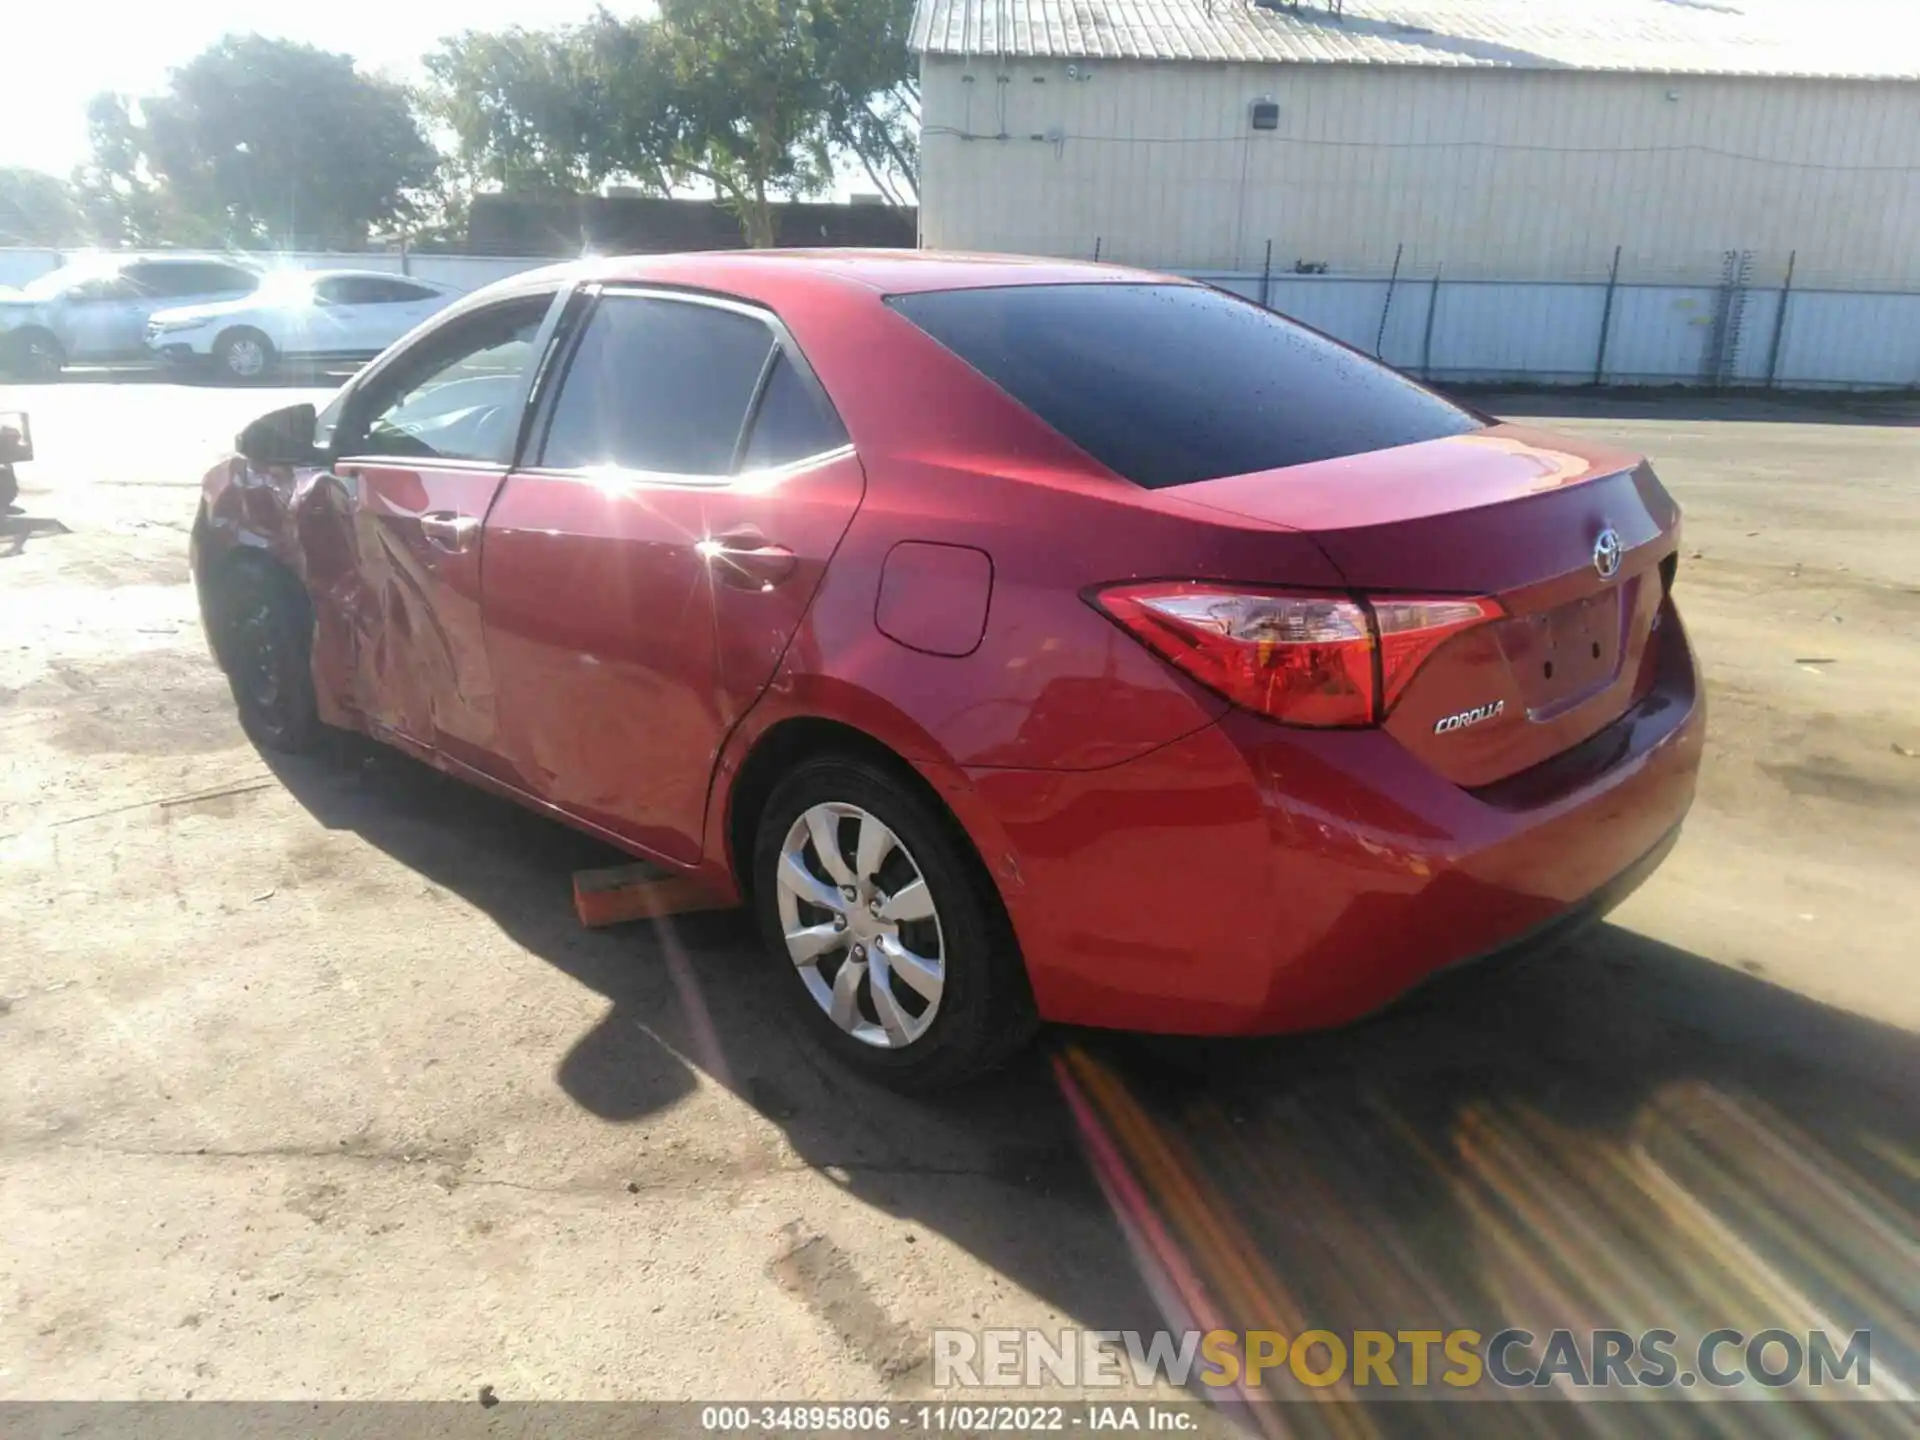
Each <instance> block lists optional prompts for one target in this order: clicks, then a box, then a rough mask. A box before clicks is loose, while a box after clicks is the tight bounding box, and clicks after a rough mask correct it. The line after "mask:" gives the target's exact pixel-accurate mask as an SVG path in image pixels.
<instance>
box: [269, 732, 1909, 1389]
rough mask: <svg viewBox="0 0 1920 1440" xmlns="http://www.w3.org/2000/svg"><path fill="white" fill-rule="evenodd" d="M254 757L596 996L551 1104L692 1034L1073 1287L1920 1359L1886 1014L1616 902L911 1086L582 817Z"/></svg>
mask: <svg viewBox="0 0 1920 1440" xmlns="http://www.w3.org/2000/svg"><path fill="white" fill-rule="evenodd" d="M269 763H271V764H272V765H273V768H274V769H275V771H276V773H277V774H278V775H279V776H280V778H281V779H282V780H283V781H284V783H285V784H286V785H287V787H288V788H289V789H290V790H291V791H292V793H293V794H294V795H295V797H296V798H297V799H298V800H299V801H300V803H301V804H302V805H304V806H305V807H306V808H307V809H308V810H309V811H310V812H311V813H312V814H313V815H314V816H316V817H317V818H318V819H319V820H320V821H321V822H322V823H323V824H325V825H327V826H329V827H331V828H336V829H344V830H350V831H353V832H355V833H357V834H358V835H360V836H362V837H363V838H365V839H366V840H367V841H369V842H370V843H372V844H373V845H375V846H377V847H379V848H380V849H381V850H383V851H385V852H386V853H388V854H389V855H391V856H393V857H394V858H395V859H396V860H398V861H400V862H401V863H403V864H405V865H407V866H408V867H410V868H411V869H413V870H414V871H416V872H418V873H419V874H421V875H423V876H424V877H426V878H427V879H429V880H431V881H432V882H434V883H435V884H437V885H441V886H444V887H446V888H448V889H450V890H451V891H453V892H455V893H456V894H458V895H460V896H461V897H463V898H464V899H465V900H466V901H467V903H469V904H471V905H473V906H475V907H477V908H479V909H480V910H482V911H484V912H485V913H486V914H487V915H488V916H489V917H491V919H492V920H493V921H494V922H495V923H497V924H498V925H499V926H500V927H501V928H502V929H503V930H504V931H505V932H506V933H507V934H509V935H510V936H511V937H512V938H513V939H514V940H515V941H517V942H518V943H519V944H521V945H522V946H524V947H525V948H526V949H527V951H528V952H530V953H531V954H532V955H535V956H538V957H539V958H540V959H541V960H543V961H545V962H546V963H548V964H551V965H554V966H557V967H558V968H560V969H561V970H563V971H564V972H565V973H567V974H568V975H570V976H572V977H573V978H574V979H576V980H577V981H579V982H580V983H581V984H583V985H586V986H589V987H590V988H592V989H593V990H595V991H597V992H598V993H599V994H601V995H603V996H605V997H606V998H607V1000H608V1001H609V1002H610V1008H609V1010H608V1012H607V1013H606V1015H605V1017H604V1018H603V1019H602V1020H601V1021H600V1023H599V1024H598V1025H597V1026H595V1027H594V1029H592V1030H591V1031H590V1032H589V1033H587V1034H585V1035H582V1036H581V1037H580V1038H579V1039H578V1040H577V1041H576V1042H575V1043H574V1044H573V1045H572V1047H571V1048H570V1050H569V1051H568V1053H566V1054H564V1055H556V1056H555V1057H554V1064H555V1078H556V1082H557V1083H558V1084H559V1085H560V1086H561V1087H562V1088H563V1089H564V1091H565V1092H566V1094H567V1095H568V1096H569V1097H570V1098H571V1099H572V1100H573V1102H574V1103H576V1104H578V1105H579V1106H581V1107H582V1108H584V1109H585V1110H587V1111H588V1112H590V1113H592V1114H593V1115H595V1116H598V1117H601V1118H602V1119H604V1120H606V1121H608V1122H611V1123H623V1122H629V1121H633V1120H636V1119H639V1118H641V1117H644V1116H646V1115H649V1114H652V1113H654V1112H656V1111H658V1110H660V1109H663V1108H664V1107H666V1106H668V1105H670V1104H672V1103H673V1102H675V1101H676V1100H678V1099H680V1098H681V1097H683V1096H684V1095H685V1094H686V1093H687V1092H688V1091H689V1090H690V1089H691V1088H692V1087H693V1086H694V1085H695V1084H696V1083H697V1080H696V1077H695V1075H694V1073H693V1068H692V1067H696V1066H697V1067H698V1068H699V1069H700V1070H703V1071H705V1072H706V1073H707V1074H708V1076H709V1077H710V1078H711V1079H713V1080H716V1081H718V1082H719V1083H721V1084H724V1085H726V1086H727V1087H728V1088H730V1089H731V1090H732V1091H733V1092H734V1093H736V1094H737V1095H738V1096H739V1097H740V1098H741V1099H742V1100H744V1101H745V1102H746V1103H748V1104H750V1105H751V1106H753V1107H754V1108H755V1109H756V1110H758V1111H759V1112H760V1113H761V1114H763V1115H764V1116H765V1117H766V1118H767V1119H768V1120H770V1121H772V1122H774V1123H775V1124H777V1125H778V1126H780V1127H781V1129H782V1130H783V1131H784V1132H785V1134H786V1136H787V1137H788V1139H789V1141H790V1142H791V1144H792V1146H793V1148H794V1150H795V1151H796V1152H797V1153H798V1154H799V1155H800V1156H801V1157H802V1158H803V1159H804V1160H805V1162H806V1163H807V1164H808V1165H810V1166H812V1167H813V1168H814V1169H816V1170H818V1171H820V1172H823V1173H824V1174H826V1175H827V1176H829V1177H830V1178H832V1179H833V1180H834V1181H835V1182H836V1183H839V1184H841V1185H842V1186H844V1187H845V1188H846V1189H847V1190H848V1191H849V1192H851V1193H852V1194H853V1195H854V1196H856V1197H857V1198H859V1199H860V1200H862V1201H864V1202H866V1203H868V1204H871V1205H873V1206H876V1207H878V1208H880V1209H882V1210H884V1211H886V1212H888V1213H891V1214H894V1215H898V1216H901V1217H908V1218H911V1219H912V1220H914V1221H915V1222H916V1223H919V1224H923V1225H926V1226H929V1227H932V1228H933V1229H934V1230H936V1231H938V1232H939V1233H940V1234H942V1235H944V1236H946V1237H947V1238H948V1239H950V1240H951V1241H953V1242H955V1243H957V1244H958V1245H960V1246H962V1247H964V1248H965V1249H966V1250H967V1251H969V1252H971V1253H972V1254H974V1255H976V1256H977V1257H979V1258H980V1259H981V1260H982V1261H984V1262H985V1263H986V1264H988V1265H990V1266H992V1267H993V1268H994V1269H995V1270H997V1271H998V1272H999V1273H1000V1274H1002V1275H1004V1276H1006V1277H1008V1278H1009V1279H1011V1280H1012V1281H1014V1282H1015V1283H1017V1284H1018V1285H1020V1286H1022V1287H1024V1288H1026V1289H1027V1290H1029V1291H1031V1292H1034V1293H1036V1294H1038V1295H1040V1296H1041V1297H1042V1298H1044V1299H1045V1300H1046V1301H1047V1302H1048V1303H1049V1304H1050V1305H1051V1306H1053V1307H1054V1308H1055V1309H1056V1310H1057V1311H1058V1312H1059V1314H1060V1316H1061V1321H1062V1323H1078V1324H1081V1325H1086V1326H1091V1327H1098V1328H1108V1329H1129V1328H1138V1329H1151V1328H1154V1327H1156V1326H1159V1325H1162V1324H1171V1325H1173V1326H1174V1327H1176V1328H1184V1327H1186V1326H1188V1325H1198V1326H1199V1327H1200V1328H1208V1327H1211V1326H1225V1327H1227V1328H1255V1329H1269V1328H1270V1329H1278V1330H1281V1331H1283V1332H1286V1333H1290V1334H1297V1333H1299V1332H1300V1331H1301V1330H1303V1329H1306V1328H1310V1327H1320V1328H1324V1329H1328V1330H1332V1331H1334V1332H1336V1333H1340V1332H1347V1331H1351V1330H1356V1329H1366V1330H1384V1331H1388V1332H1394V1331H1399V1330H1408V1329H1437V1330H1442V1331H1445V1330H1451V1329H1454V1328H1456V1327H1461V1326H1466V1327H1470V1328H1473V1329H1477V1330H1480V1331H1481V1332H1482V1333H1483V1334H1491V1333H1493V1332H1494V1331H1497V1330H1499V1329H1501V1328H1502V1327H1504V1326H1508V1325H1519V1326H1525V1327H1526V1328H1528V1329H1531V1330H1534V1331H1535V1332H1536V1333H1538V1334H1540V1335H1542V1336H1543V1337H1544V1335H1545V1334H1546V1333H1547V1332H1548V1331H1550V1330H1552V1329H1553V1328H1555V1327H1556V1326H1572V1327H1577V1328H1579V1329H1581V1330H1583V1331H1584V1330H1586V1329H1589V1328H1591V1327H1594V1326H1617V1327H1619V1328H1622V1329H1626V1330H1629V1331H1634V1332H1638V1331H1640V1330H1643V1329H1646V1328H1649V1327H1659V1328H1666V1329H1671V1330H1675V1331H1677V1332H1680V1333H1681V1334H1682V1335H1687V1334H1689V1333H1691V1334H1694V1335H1696V1336H1697V1335H1699V1334H1703V1333H1705V1332H1706V1331H1707V1330H1711V1329H1713V1328H1715V1327H1718V1326H1723V1325H1724V1326H1734V1327H1738V1328H1741V1329H1743V1330H1746V1331H1748V1332H1753V1331H1758V1330H1761V1329H1765V1328H1768V1327H1769V1326H1774V1325H1778V1326H1781V1327H1784V1328H1787V1329H1790V1330H1795V1329H1797V1330H1798V1331H1800V1332H1801V1333H1803V1334H1804V1333H1805V1332H1806V1331H1807V1330H1808V1329H1809V1328H1812V1327H1814V1326H1816V1325H1825V1326H1830V1327H1833V1328H1837V1329H1839V1330H1842V1331H1852V1330H1855V1329H1871V1330H1872V1331H1873V1333H1874V1337H1875V1338H1874V1342H1873V1344H1874V1349H1873V1364H1874V1366H1875V1367H1876V1369H1878V1370H1879V1372H1880V1373H1882V1374H1887V1373H1893V1374H1900V1375H1906V1376H1911V1375H1913V1374H1914V1373H1915V1370H1916V1366H1915V1364H1914V1361H1915V1359H1916V1355H1917V1354H1920V1342H1917V1341H1916V1335H1917V1334H1920V1316H1916V1313H1915V1310H1916V1306H1915V1297H1916V1296H1920V1263H1917V1262H1916V1252H1915V1250H1914V1248H1913V1241H1912V1236H1913V1234H1914V1228H1915V1222H1916V1217H1920V1083H1916V1082H1920V1041H1916V1038H1915V1037H1914V1036H1912V1035H1910V1034H1908V1033H1906V1032H1904V1031H1900V1030H1897V1029H1893V1028H1890V1027H1887V1026H1883V1025H1879V1024H1876V1023H1875V1022H1873V1021H1871V1020H1868V1019H1864V1018H1861V1017H1857V1016H1854V1015H1850V1014H1846V1013H1842V1012H1839V1011H1836V1010H1832V1009H1829V1008H1826V1007H1823V1006H1821V1005H1819V1004H1816V1003H1814V1002H1812V1001H1809V1000H1807V999H1805V998H1802V997H1800V996H1798V995H1796V994H1794V993H1792V992H1789V991H1786V990H1783V989H1780V988H1777V987H1775V986H1772V985H1769V984H1767V983H1765V982H1763V981H1760V980H1757V979H1754V978H1751V977H1749V976H1747V975H1744V974H1742V973H1740V972H1738V971H1736V970H1732V969H1729V968H1727V967H1724V966H1721V965H1717V964H1714V963H1711V962H1709V961H1707V960H1705V959H1702V958H1700V957H1698V956H1695V955H1692V954H1689V953H1687V952H1684V951H1681V950H1678V949H1675V948H1673V947H1671V946H1668V945H1664V944H1662V943H1660V942H1659V941H1656V940H1652V939H1649V938H1647V937H1644V936H1641V935H1638V934H1635V933H1633V932H1631V931H1628V930H1625V929H1622V928H1618V927H1615V926H1611V925H1605V926H1601V927H1598V928H1596V929H1595V930H1592V931H1590V932H1588V933H1587V934H1586V935H1585V936H1584V937H1582V938H1580V939H1577V940H1575V941H1573V942H1571V943H1570V944H1569V945H1568V946H1566V947H1565V948H1563V949H1562V950H1561V951H1559V952H1557V953H1554V954H1551V955H1547V956H1540V957H1534V958H1531V959H1528V960H1526V961H1518V962H1503V961H1493V962H1489V963H1487V964H1484V965H1481V966H1479V967H1476V968H1472V969H1468V970H1465V971H1461V972H1457V973H1454V974H1451V975H1448V976H1446V977H1443V978H1442V979H1440V980H1438V981H1436V982H1434V983H1433V984H1432V985H1430V986H1428V987H1427V988H1425V989H1424V990H1422V991H1420V992H1417V993H1416V994H1415V995H1413V996H1411V997H1409V998H1408V999H1407V1000H1406V1001H1405V1002H1403V1003H1402V1004H1400V1005H1399V1006H1397V1007H1395V1008H1394V1009H1392V1010H1391V1011H1389V1012H1387V1013H1386V1014H1383V1015H1381V1016H1379V1017H1377V1018H1375V1019H1374V1020H1372V1021H1369V1022H1367V1023H1364V1024H1361V1025H1356V1026H1353V1027H1350V1028H1348V1029H1345V1030H1342V1031H1339V1032H1335V1033H1329V1034H1322V1035H1315V1036H1305V1037H1292V1038H1280V1039H1270V1040H1245V1041H1198V1040H1173V1039H1157V1038H1146V1037H1122V1036H1112V1035H1102V1034H1095V1033H1091V1032H1080V1031H1071V1030H1054V1031H1050V1032H1048V1033H1047V1034H1045V1035H1044V1036H1043V1038H1042V1042H1041V1044H1040V1045H1039V1046H1037V1047H1036V1048H1035V1050H1034V1051H1033V1052H1032V1053H1030V1054H1029V1055H1027V1056H1025V1057H1023V1058H1022V1059H1021V1060H1020V1061H1019V1062H1018V1063H1017V1064H1016V1065H1014V1066H1013V1067H1012V1068H1011V1069H1009V1070H1008V1071H1006V1072H1004V1073H1002V1074H999V1075H996V1076H994V1077H992V1078H990V1079H988V1080H987V1081H985V1082H982V1083H980V1084H978V1085H976V1086H974V1087H971V1088H969V1089H967V1090H965V1091H964V1092H962V1093H958V1094H954V1095H951V1096H947V1097H942V1098H936V1099H933V1100H926V1099H921V1100H909V1099H905V1098H902V1097H900V1096H897V1095H894V1094H892V1093H890V1092H888V1091H886V1090H884V1089H881V1088H879V1087H877V1086H874V1085H872V1084H869V1083H868V1082H866V1081H864V1080H862V1079H860V1078H859V1077H857V1076H854V1075H852V1074H850V1073H848V1072H846V1071H845V1070H843V1069H842V1068H840V1067H839V1066H838V1065H837V1064H836V1063H834V1062H833V1061H832V1060H830V1059H828V1058H826V1057H823V1056H822V1055H820V1054H819V1053H818V1052H816V1051H815V1050H814V1049H813V1048H812V1047H811V1046H810V1045H809V1043H808V1042H807V1040H806V1037H805V1036H804V1034H799V1033H796V1028H795V1025H794V1017H793V1015H792V1013H791V1012H790V1010H789V1009H788V1008H787V1006H786V1004H785V1003H784V1000H783V998H782V996H781V995H780V994H779V993H778V991H777V986H778V984H779V983H780V982H781V981H782V980H783V978H784V977H783V976H781V975H780V974H779V973H777V968H770V963H769V962H768V961H767V960H766V959H765V958H764V957H763V956H762V955H761V953H760V952H759V951H758V949H757V946H756V944H755V940H754V937H753V935H752V933H751V927H750V925H749V924H748V922H747V919H746V917H745V916H744V915H742V914H740V913H737V912H734V913H727V914H718V915H706V916H697V917H690V918H686V919H682V920H678V921H674V922H661V923H658V924H648V925H634V926H628V927H623V928H621V929H617V930H613V931H606V932H586V931H583V930H582V929H581V928H580V927H579V925H578V924H577V922H576V921H575V918H574V915H573V911H572V906H571V903H570V892H569V877H570V875H571V873H572V872H573V871H574V870H575V869H577V868H583V867H589V866H594V865H599V864H604V863H610V862H611V861H612V860H613V859H614V858H615V857H614V853H613V852H612V851H610V850H608V849H606V848H605V847H603V846H601V845H599V844H598V843H596V842H594V841H592V840H589V839H587V838H584V837H582V836H580V835H577V834H575V833H574V832H572V831H570V830H566V829H564V828H562V827H560V826H558V825H555V824H553V823H551V822H548V821H546V820H544V819H541V818H538V817H535V816H532V815H530V814H527V813H525V812H523V811H521V810H519V809H518V808H516V807H514V806H512V805H509V804H507V803H506V802H503V801H499V800H496V799H493V798H492V797H489V796H486V795H483V794H481V793H479V792H477V791H474V790H472V789H470V788H468V787H466V786H464V785H461V784H458V783H456V782H453V781H451V780H448V779H446V778H444V777H442V776H439V775H438V774H436V773H434V772H433V771H431V770H429V769H427V768H426V767H424V766H421V765H418V764H415V763H414V762H412V761H410V760H407V759H404V758H403V757H400V756H399V755H397V754H395V753H393V752H391V751H388V750H385V749H382V748H379V747H375V746H372V745H369V744H366V743H364V742H361V741H359V740H357V739H346V738H342V739H341V740H340V742H339V746H338V750H337V752H336V753H333V754H330V755H323V756H318V757H302V758H299V759H292V760H288V759H282V758H279V757H272V758H270V762H269ZM1833 963H1835V964H1837V965H1838V964H1844V963H1845V957H1844V956H1840V955H1836V956H1834V957H1833ZM953 1323H955V1324H958V1325H962V1326H969V1325H979V1324H991V1323H993V1317H992V1316H991V1315H985V1316H982V1317H979V1318H974V1317H969V1316H964V1315H961V1316H955V1317H953ZM923 1352H924V1346H923ZM1401 1373H1402V1376H1403V1378H1404V1376H1405V1375H1406V1373H1407V1372H1406V1371H1405V1369H1404V1368H1403V1369H1402V1372H1401ZM1434 1373H1435V1375H1436V1376H1437V1374H1438V1367H1437V1365H1436V1369H1435V1372H1434ZM1740 1408H1741V1409H1743V1410H1744V1409H1746V1408H1748V1407H1740ZM1695 1413H1697V1410H1696V1412H1695ZM1729 1423H1731V1422H1729Z"/></svg>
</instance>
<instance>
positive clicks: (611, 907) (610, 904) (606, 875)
mask: <svg viewBox="0 0 1920 1440" xmlns="http://www.w3.org/2000/svg"><path fill="white" fill-rule="evenodd" d="M573 908H574V909H575V910H576V911H577V912H578V913H579V916H580V923H581V924H582V925H584V926H586V927H587V928H588V929H589V930H599V929H602V928H604V927H605V926H608V925H624V924H626V923H628V922H629V921H633V920H659V919H663V918H665V917H666V916H669V915H694V914H698V913H700V912H701V911H705V910H730V909H732V908H733V902H732V901H730V900H727V899H725V898H724V897H722V896H720V895H717V894H715V893H714V891H713V890H712V889H711V888H709V887H708V886H706V885H703V884H701V883H699V882H698V881H694V880H689V879H688V878H687V877H686V876H684V875H676V874H674V873H673V872H672V871H670V870H662V869H661V868H660V867H659V866H658V865H648V864H645V863H639V864H633V865H613V866H609V867H608V868H607V869H605V870H576V871H575V872H574V876H573Z"/></svg>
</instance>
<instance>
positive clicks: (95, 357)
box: [0, 255, 261, 380]
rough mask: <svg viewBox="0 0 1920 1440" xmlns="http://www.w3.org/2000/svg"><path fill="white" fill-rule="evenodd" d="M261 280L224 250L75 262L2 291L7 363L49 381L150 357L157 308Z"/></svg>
mask: <svg viewBox="0 0 1920 1440" xmlns="http://www.w3.org/2000/svg"><path fill="white" fill-rule="evenodd" d="M260 282H261V276H260V272H259V271H257V270H255V269H253V268H251V267H250V266H246V265H241V264H237V263H235V262H234V261H231V260H223V259H220V258H219V257H218V256H201V255H115V256H101V257H98V258H92V259H86V260H78V261H75V262H73V263H72V264H69V265H64V266H62V267H61V268H60V269H58V270H54V271H50V272H49V273H47V274H45V275H42V276H41V277H40V278H39V279H37V280H34V281H32V282H30V283H29V284H28V285H26V286H25V287H24V288H22V289H21V290H19V291H16V292H13V293H10V294H7V295H4V296H0V369H4V370H7V371H11V372H12V373H13V374H15V375H19V376H21V377H22V378H24V379H29V380H50V379H52V378H53V377H54V376H56V375H58V374H59V373H60V371H61V369H62V368H63V367H64V366H66V365H68V364H71V363H73V362H76V361H77V362H80V363H84V364H108V363H112V362H113V361H116V360H145V359H147V358H149V357H148V351H147V347H146V337H147V320H148V319H149V317H151V316H152V315H153V314H154V312H156V311H158V310H164V309H167V308H168V307H170V306H178V305H198V304H206V303H208V302H211V301H221V300H237V299H240V298H242V297H244V296H247V295H251V294H252V293H253V292H254V291H255V290H257V289H259V288H260Z"/></svg>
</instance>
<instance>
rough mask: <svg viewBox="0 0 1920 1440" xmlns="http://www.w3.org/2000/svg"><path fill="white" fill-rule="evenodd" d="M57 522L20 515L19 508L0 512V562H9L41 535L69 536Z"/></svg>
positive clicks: (64, 528)
mask: <svg viewBox="0 0 1920 1440" xmlns="http://www.w3.org/2000/svg"><path fill="white" fill-rule="evenodd" d="M72 533H73V532H72V531H71V530H69V529H67V527H66V526H64V525H62V524H61V523H60V522H59V521H58V520H49V519H45V518H43V517H36V516H32V515H26V514H23V513H21V510H20V507H19V506H17V505H16V506H14V507H13V508H12V509H11V510H5V511H0V560H11V559H12V558H13V557H14V556H16V555H19V554H21V553H22V552H23V551H25V550H26V548H27V542H28V541H29V540H33V539H37V538H39V537H40V536H42V535H71V534H72Z"/></svg>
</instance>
